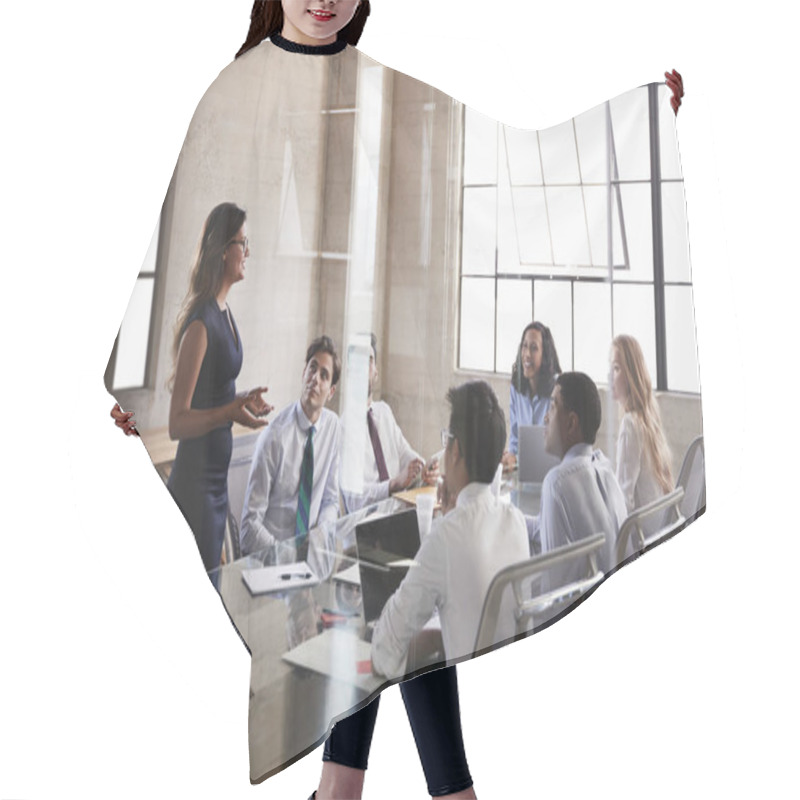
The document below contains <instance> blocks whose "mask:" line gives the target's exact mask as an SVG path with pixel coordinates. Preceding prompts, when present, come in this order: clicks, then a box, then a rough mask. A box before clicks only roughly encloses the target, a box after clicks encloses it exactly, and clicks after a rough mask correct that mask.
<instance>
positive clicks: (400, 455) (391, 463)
mask: <svg viewBox="0 0 800 800" xmlns="http://www.w3.org/2000/svg"><path fill="white" fill-rule="evenodd" d="M369 410H370V411H372V418H373V419H374V420H375V428H376V430H377V431H378V437H379V438H380V440H381V449H382V450H383V457H384V460H385V461H386V470H387V472H388V473H389V478H390V479H391V478H394V477H395V476H396V475H399V474H400V472H401V471H402V470H404V469H406V468H407V467H408V465H409V464H410V463H411V462H412V461H413V460H414V459H415V458H421V457H420V455H419V454H418V453H417V452H416V451H415V450H414V449H413V448H412V447H411V445H410V444H409V443H408V442H407V441H406V437H405V436H403V432H402V431H401V430H400V426H399V425H398V424H397V421H396V420H395V418H394V414H393V413H392V409H391V408H389V406H388V405H387V404H386V403H384V402H383V401H382V400H376V401H374V402H373V403H372V404H371V405H370V406H369ZM366 424H367V420H366V419H365V420H364V425H366ZM389 483H390V481H389V480H385V481H382V480H380V476H379V475H378V465H377V463H376V461H375V450H374V449H373V447H372V440H371V439H370V437H369V434H367V436H366V443H365V445H364V489H363V491H362V492H359V493H356V492H343V496H344V501H345V506H346V507H347V511H348V512H352V511H355V510H357V509H359V508H363V507H364V506H368V505H371V504H372V503H377V502H379V501H380V500H385V499H386V498H387V497H388V496H389Z"/></svg>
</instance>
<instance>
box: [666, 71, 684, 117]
mask: <svg viewBox="0 0 800 800" xmlns="http://www.w3.org/2000/svg"><path fill="white" fill-rule="evenodd" d="M664 77H665V78H666V79H667V81H666V83H667V88H669V89H670V90H671V91H672V97H670V99H669V102H670V105H671V106H672V110H673V111H674V112H675V114H676V116H677V114H678V109H679V108H680V107H681V98H682V97H683V78H682V77H681V74H680V72H678V70H676V69H674V70H672V72H665V73H664Z"/></svg>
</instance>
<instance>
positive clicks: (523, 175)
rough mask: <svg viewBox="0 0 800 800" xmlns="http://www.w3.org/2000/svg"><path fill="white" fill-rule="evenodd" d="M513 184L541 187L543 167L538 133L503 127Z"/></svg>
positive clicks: (502, 132) (502, 131)
mask: <svg viewBox="0 0 800 800" xmlns="http://www.w3.org/2000/svg"><path fill="white" fill-rule="evenodd" d="M501 134H503V136H502V138H504V139H505V144H506V149H507V154H506V156H507V158H508V166H509V172H510V174H511V183H512V184H514V185H515V186H519V185H520V184H525V185H530V184H536V185H541V183H542V165H541V162H540V160H539V140H538V138H537V136H536V131H523V130H520V129H519V128H510V127H506V126H503V127H502V128H501Z"/></svg>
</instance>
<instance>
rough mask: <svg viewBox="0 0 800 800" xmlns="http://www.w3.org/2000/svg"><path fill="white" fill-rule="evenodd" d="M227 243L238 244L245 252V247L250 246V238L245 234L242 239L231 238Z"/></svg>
mask: <svg viewBox="0 0 800 800" xmlns="http://www.w3.org/2000/svg"><path fill="white" fill-rule="evenodd" d="M228 244H240V245H241V246H242V252H243V253H246V252H247V248H248V247H249V246H250V240H249V239H248V238H247V237H246V236H245V237H244V239H231V240H230V241H229V242H228Z"/></svg>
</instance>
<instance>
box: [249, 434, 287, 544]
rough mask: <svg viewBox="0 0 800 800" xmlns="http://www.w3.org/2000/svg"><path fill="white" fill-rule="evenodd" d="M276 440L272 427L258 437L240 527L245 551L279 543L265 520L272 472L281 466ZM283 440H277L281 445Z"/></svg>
mask: <svg viewBox="0 0 800 800" xmlns="http://www.w3.org/2000/svg"><path fill="white" fill-rule="evenodd" d="M276 441H277V440H276V439H275V438H274V437H273V436H272V428H267V429H266V430H264V431H263V432H262V433H261V435H260V436H259V437H258V442H257V443H256V449H255V452H254V453H253V461H252V463H251V465H250V477H249V478H248V480H247V490H246V492H245V496H244V510H243V511H242V525H241V529H240V531H239V542H240V544H241V548H242V553H244V554H249V553H256V552H258V551H260V550H265V549H267V548H272V547H274V545H275V543H276V537H275V536H274V535H273V534H272V532H271V531H270V530H269V529H268V528H267V526H266V525H265V524H264V521H265V517H266V514H267V509H268V508H269V495H270V491H271V489H272V482H273V477H272V476H273V474H274V472H275V470H276V469H277V462H276V456H277V453H276ZM279 444H280V443H279V442H277V445H278V446H279Z"/></svg>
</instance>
